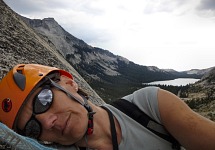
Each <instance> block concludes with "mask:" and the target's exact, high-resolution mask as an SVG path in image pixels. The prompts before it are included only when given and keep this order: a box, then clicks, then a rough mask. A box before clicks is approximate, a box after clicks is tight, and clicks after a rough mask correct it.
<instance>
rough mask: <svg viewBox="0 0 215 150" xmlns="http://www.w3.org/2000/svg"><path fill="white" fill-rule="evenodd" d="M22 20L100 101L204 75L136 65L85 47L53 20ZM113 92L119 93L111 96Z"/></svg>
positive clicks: (85, 45) (81, 41)
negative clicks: (157, 83)
mask: <svg viewBox="0 0 215 150" xmlns="http://www.w3.org/2000/svg"><path fill="white" fill-rule="evenodd" d="M21 17H22V16H21ZM22 18H23V20H24V21H25V22H26V24H28V25H29V26H30V27H32V28H33V29H34V30H35V31H36V32H37V33H38V34H41V35H42V36H44V37H45V38H46V40H47V42H49V43H50V44H53V45H54V46H55V47H56V48H57V49H58V51H59V52H60V53H61V54H62V56H63V57H64V58H65V59H66V60H67V61H68V62H69V63H70V64H71V65H72V66H73V67H74V68H75V69H76V70H77V71H78V72H79V73H80V74H81V76H83V78H84V79H85V80H86V81H87V82H88V83H89V84H90V85H91V86H92V87H93V89H95V90H96V92H97V93H98V94H99V95H102V98H103V99H109V100H111V99H116V98H119V97H121V96H123V95H125V94H126V93H127V92H129V93H130V92H132V91H133V90H135V89H138V88H141V85H142V83H147V82H152V81H159V80H171V79H175V78H184V77H190V78H201V77H202V76H203V74H204V72H201V73H198V74H195V73H194V74H193V73H192V74H191V73H188V71H184V72H177V71H167V70H164V69H159V68H158V67H156V66H144V65H138V64H135V63H134V62H131V61H129V60H128V59H126V58H124V57H121V56H118V55H114V54H113V53H111V52H110V51H108V50H104V49H102V48H98V47H92V46H90V45H88V44H87V43H85V42H84V41H83V40H80V39H78V38H76V37H74V36H73V35H72V34H70V33H68V32H67V31H66V30H64V29H63V28H62V27H61V26H60V25H59V24H58V23H57V22H56V21H55V20H54V18H44V19H29V18H26V17H22ZM110 87H113V88H112V89H111V88H110ZM115 91H117V92H118V94H115V95H113V93H114V92H115ZM123 91H124V92H123ZM104 92H106V96H105V95H104V94H103V93H104Z"/></svg>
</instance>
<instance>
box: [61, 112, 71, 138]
mask: <svg viewBox="0 0 215 150" xmlns="http://www.w3.org/2000/svg"><path fill="white" fill-rule="evenodd" d="M70 117H71V113H70V114H69V116H68V118H67V119H66V122H65V124H64V127H63V130H62V135H64V134H65V132H66V129H67V128H68V125H69V120H70Z"/></svg>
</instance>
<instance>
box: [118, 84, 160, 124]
mask: <svg viewBox="0 0 215 150" xmlns="http://www.w3.org/2000/svg"><path fill="white" fill-rule="evenodd" d="M158 90H159V88H158V87H154V86H151V87H146V88H142V89H140V90H137V91H135V92H134V93H132V94H130V95H127V96H125V97H123V98H122V99H125V100H128V101H130V102H132V103H134V104H135V105H136V106H137V107H139V109H140V110H142V111H143V112H145V113H146V114H147V115H148V116H150V117H151V118H153V119H154V120H156V121H157V122H159V123H161V117H160V112H159V108H158V97H157V95H158Z"/></svg>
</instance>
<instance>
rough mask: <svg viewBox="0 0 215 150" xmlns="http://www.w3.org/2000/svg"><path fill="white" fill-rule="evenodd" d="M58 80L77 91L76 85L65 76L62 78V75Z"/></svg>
mask: <svg viewBox="0 0 215 150" xmlns="http://www.w3.org/2000/svg"><path fill="white" fill-rule="evenodd" d="M60 80H61V81H62V82H63V83H64V84H68V85H71V86H72V87H74V89H75V90H76V91H78V84H77V83H76V82H75V81H74V80H73V79H71V78H69V77H67V76H64V75H61V76H60Z"/></svg>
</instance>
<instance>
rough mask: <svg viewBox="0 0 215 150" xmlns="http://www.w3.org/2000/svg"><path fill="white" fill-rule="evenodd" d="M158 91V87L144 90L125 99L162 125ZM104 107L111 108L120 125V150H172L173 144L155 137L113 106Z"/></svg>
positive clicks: (106, 105)
mask: <svg viewBox="0 0 215 150" xmlns="http://www.w3.org/2000/svg"><path fill="white" fill-rule="evenodd" d="M158 89H159V88H158V87H147V88H143V89H140V90H138V91H135V92H134V93H133V94H130V95H127V96H125V97H123V99H126V100H128V101H130V102H132V103H134V104H135V105H136V106H138V107H139V109H140V110H142V111H143V112H145V113H146V114H147V115H149V116H150V117H151V118H153V119H154V120H156V121H157V122H159V123H161V118H160V113H159V109H158V99H157V93H158ZM104 106H105V107H107V108H109V110H110V111H111V112H112V113H113V115H114V116H115V117H116V118H117V120H118V122H119V124H120V127H121V130H122V139H121V142H120V144H119V150H144V149H145V150H172V148H171V147H172V143H170V142H168V141H166V140H164V139H162V138H160V137H159V136H157V135H155V134H154V133H152V132H151V131H149V130H148V129H146V128H145V127H143V126H142V125H140V124H139V123H137V122H136V121H134V120H133V119H131V118H130V117H128V116H127V115H125V114H124V113H122V112H121V111H119V110H118V109H116V108H114V107H113V106H111V105H109V104H104Z"/></svg>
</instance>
